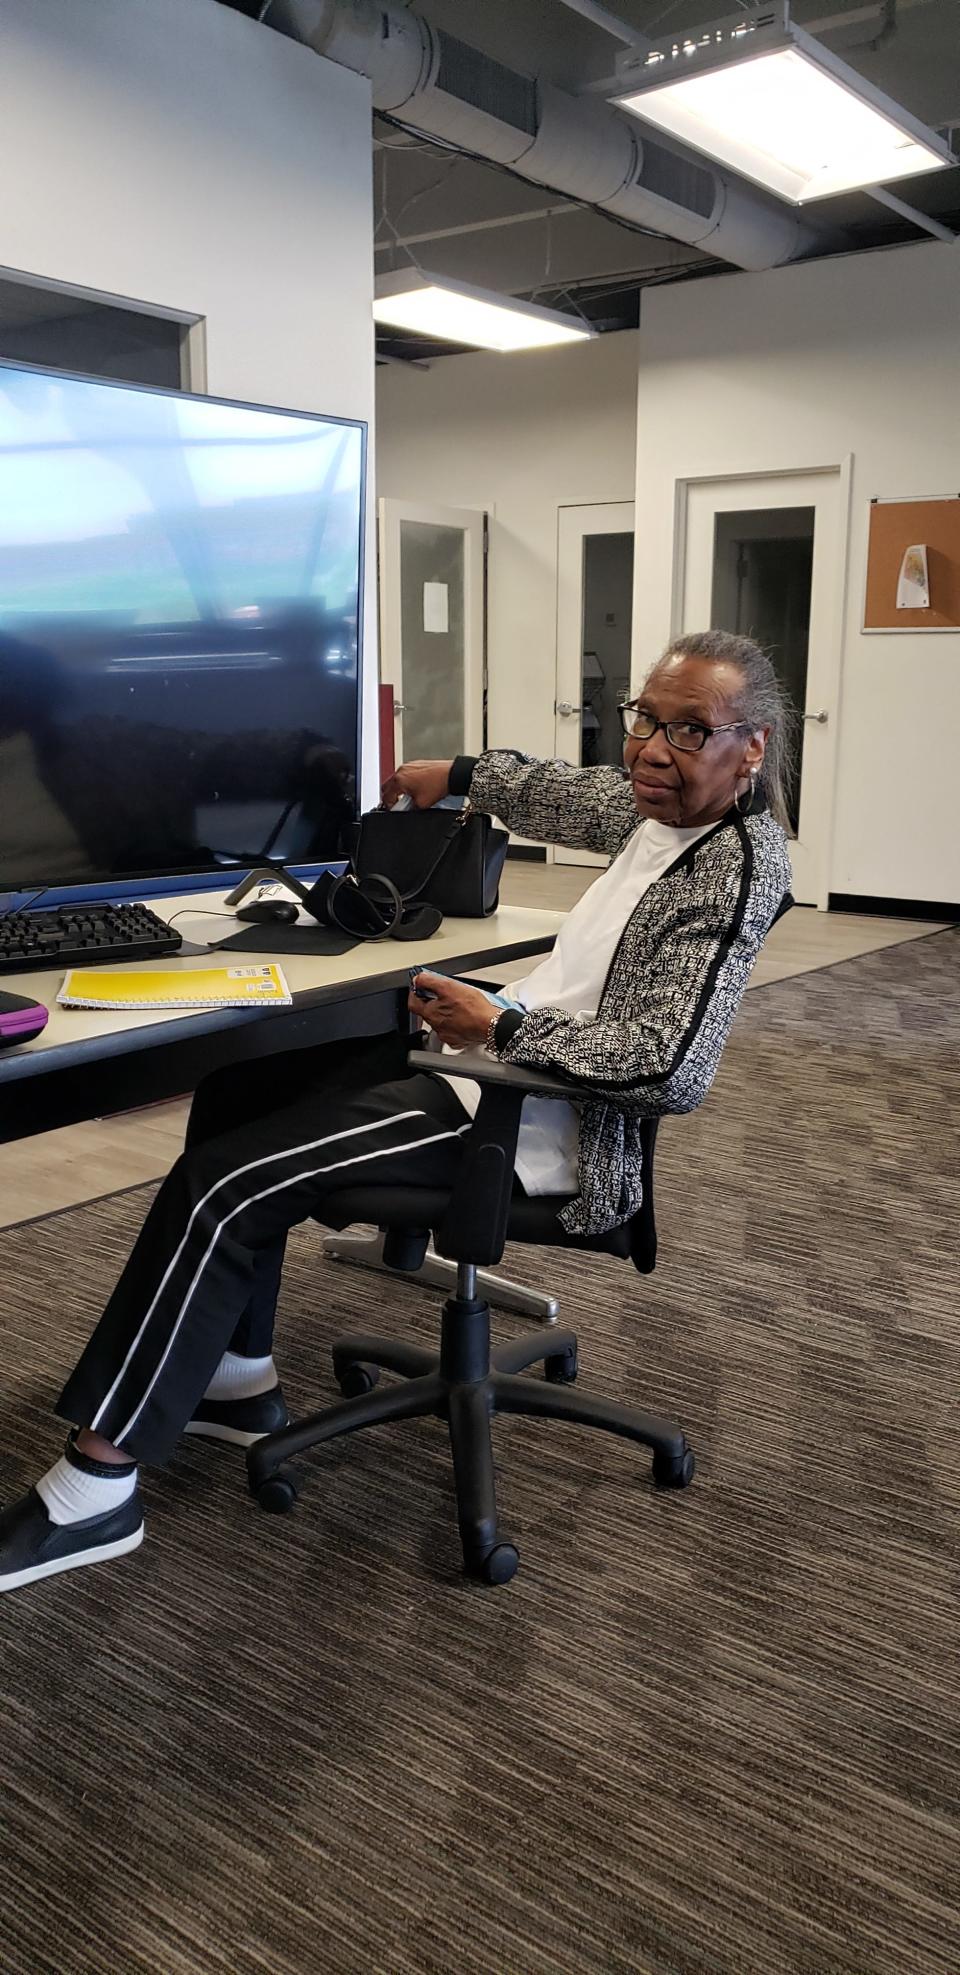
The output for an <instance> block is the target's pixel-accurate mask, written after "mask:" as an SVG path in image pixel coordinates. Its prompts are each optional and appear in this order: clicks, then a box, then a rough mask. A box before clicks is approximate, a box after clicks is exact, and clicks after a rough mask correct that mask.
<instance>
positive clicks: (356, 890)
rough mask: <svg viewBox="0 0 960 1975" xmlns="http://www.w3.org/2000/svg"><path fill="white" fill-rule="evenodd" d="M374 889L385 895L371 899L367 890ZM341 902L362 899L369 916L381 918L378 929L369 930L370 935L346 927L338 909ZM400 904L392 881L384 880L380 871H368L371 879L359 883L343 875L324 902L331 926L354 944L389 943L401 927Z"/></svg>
mask: <svg viewBox="0 0 960 1975" xmlns="http://www.w3.org/2000/svg"><path fill="white" fill-rule="evenodd" d="M375 885H378V886H380V887H382V890H383V893H384V896H383V898H382V899H380V898H378V897H376V896H375V895H374V896H371V892H370V889H368V887H373V886H375ZM341 898H359V899H361V900H362V902H363V904H364V905H365V906H366V907H367V908H368V910H369V911H370V912H371V913H376V914H379V915H380V916H381V919H382V924H381V926H380V927H379V928H378V929H376V928H372V929H371V930H370V931H369V932H362V931H361V930H360V929H359V927H357V926H355V925H353V926H351V925H349V924H348V923H347V919H346V918H344V917H343V916H342V915H341V912H340V911H339V909H338V906H339V901H340V899H341ZM403 904H404V901H403V899H402V898H401V895H400V893H399V892H398V890H397V887H396V885H395V884H394V883H393V880H392V879H391V878H386V877H384V875H383V872H382V871H371V873H370V876H369V877H368V878H365V879H364V880H363V882H362V883H361V882H360V880H359V879H357V878H356V877H354V876H352V875H348V874H347V873H346V872H345V873H344V875H343V877H341V878H336V879H335V880H334V882H333V884H332V885H331V887H330V890H329V892H328V893H327V897H326V901H325V905H326V913H327V917H328V919H329V920H330V921H331V923H332V924H333V925H334V926H336V927H337V929H338V931H339V932H341V933H346V934H347V936H348V938H350V939H356V940H381V939H390V938H391V937H392V936H393V935H395V934H396V933H397V931H398V929H399V927H400V925H401V923H402V920H403Z"/></svg>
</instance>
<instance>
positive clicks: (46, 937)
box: [0, 905, 183, 974]
mask: <svg viewBox="0 0 960 1975" xmlns="http://www.w3.org/2000/svg"><path fill="white" fill-rule="evenodd" d="M182 945H183V940H182V938H181V936H180V934H179V933H176V932H174V930H173V927H172V926H167V925H165V924H164V921H163V920H162V919H158V918H157V915H156V913H155V912H151V911H150V908H149V906H147V905H76V906H61V907H60V908H59V910H54V911H48V912H7V913H5V914H4V915H3V917H2V918H0V974H29V973H32V972H33V970H34V968H35V967H82V966H88V965H89V964H90V963H91V962H99V961H101V960H158V959H160V957H161V955H162V954H164V953H177V952H178V951H179V949H180V947H181V946H182Z"/></svg>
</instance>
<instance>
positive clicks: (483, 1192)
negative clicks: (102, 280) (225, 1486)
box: [247, 1050, 695, 1584]
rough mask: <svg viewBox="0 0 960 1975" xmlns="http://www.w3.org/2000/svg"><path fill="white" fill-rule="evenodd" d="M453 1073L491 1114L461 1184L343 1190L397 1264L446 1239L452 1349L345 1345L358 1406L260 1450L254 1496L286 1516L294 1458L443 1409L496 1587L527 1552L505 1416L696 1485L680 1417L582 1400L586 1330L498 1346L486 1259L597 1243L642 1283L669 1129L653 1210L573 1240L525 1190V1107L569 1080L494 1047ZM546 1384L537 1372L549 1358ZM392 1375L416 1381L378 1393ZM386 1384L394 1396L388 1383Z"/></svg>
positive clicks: (464, 1499)
mask: <svg viewBox="0 0 960 1975" xmlns="http://www.w3.org/2000/svg"><path fill="white" fill-rule="evenodd" d="M408 1060H409V1063H410V1066H411V1068H412V1069H415V1070H435V1069H436V1057H435V1056H434V1055H428V1054H427V1053H426V1052H425V1051H418V1050H414V1051H412V1052H411V1054H410V1057H409V1059H408ZM443 1067H444V1075H445V1076H464V1077H471V1078H473V1079H474V1080H475V1081H476V1082H477V1083H479V1084H480V1086H481V1091H482V1095H481V1099H480V1104H479V1107H478V1110H477V1115H476V1118H475V1120H474V1122H473V1125H472V1127H471V1130H470V1131H469V1133H468V1134H467V1135H466V1138H465V1141H464V1152H463V1157H462V1160H461V1163H460V1166H459V1168H458V1171H457V1174H456V1177H455V1180H454V1183H453V1185H452V1186H451V1187H450V1188H449V1190H439V1189H434V1188H428V1187H422V1186H376V1185H373V1184H370V1185H358V1186H353V1187H350V1188H349V1189H345V1190H344V1191H343V1192H340V1193H338V1194H337V1196H336V1202H335V1203H331V1205H332V1204H335V1206H336V1210H337V1224H338V1225H339V1226H341V1227H347V1226H349V1224H350V1223H351V1222H356V1221H366V1222H371V1221H372V1222H374V1223H375V1224H377V1225H378V1226H380V1227H381V1228H382V1229H384V1230H385V1245H384V1261H385V1262H386V1263H387V1265H388V1266H389V1267H390V1268H392V1269H399V1270H402V1271H413V1270H415V1269H417V1268H419V1266H420V1265H421V1263H422V1262H423V1258H424V1254H425V1252H426V1248H427V1243H428V1241H429V1238H430V1234H431V1232H432V1233H433V1237H434V1242H435V1245H436V1248H437V1250H438V1252H439V1253H440V1254H441V1255H445V1256H449V1257H451V1258H453V1259H454V1260H455V1261H456V1263H457V1284H456V1290H455V1293H454V1294H452V1295H450V1296H448V1298H447V1300H446V1302H445V1303H444V1306H443V1311H442V1315H441V1330H440V1350H439V1354H433V1353H431V1352H430V1351H426V1350H424V1349H423V1348H422V1347H421V1346H419V1345H414V1344H407V1343H404V1342H403V1341H402V1340H399V1339H397V1338H393V1337H378V1336H370V1335H367V1334H359V1335H356V1336H349V1337H341V1338H338V1339H337V1342H336V1343H335V1344H334V1347H333V1367H334V1372H335V1374H336V1377H337V1380H338V1382H339V1385H340V1389H341V1392H342V1393H343V1395H344V1396H343V1399H342V1400H341V1402H340V1403H339V1404H338V1405H334V1406H329V1407H326V1408H325V1409H324V1410H323V1411H322V1412H319V1413H314V1414H313V1415H312V1416H311V1417H310V1418H309V1419H305V1420H298V1421H295V1422H293V1423H292V1424H291V1425H290V1426H286V1427H283V1428H282V1429H281V1431H280V1432H279V1433H273V1434H270V1435H269V1436H268V1437H267V1438H266V1439H263V1440H260V1441H258V1442H257V1443H256V1444H255V1445H254V1446H253V1447H251V1448H250V1450H249V1452H248V1454H247V1470H248V1475H249V1480H250V1487H251V1491H252V1493H253V1494H254V1496H255V1497H256V1499H257V1501H258V1502H259V1504H260V1506H261V1508H263V1509H266V1510H268V1511H270V1512H272V1513H274V1514H278V1513H281V1512H283V1511H284V1510H287V1509H290V1508H292V1507H293V1504H294V1502H295V1501H296V1498H297V1487H296V1482H295V1480H294V1478H293V1476H292V1475H291V1473H290V1472H289V1470H287V1469H285V1468H284V1466H283V1463H284V1462H285V1461H286V1460H287V1458H288V1457H289V1456H292V1455H296V1454H302V1453H304V1452H305V1451H306V1450H307V1448H308V1447H317V1446H319V1445H320V1444H321V1443H322V1442H323V1441H326V1440H333V1439H336V1438H337V1437H338V1436H339V1435H340V1434H344V1433H354V1432H357V1431H358V1430H359V1429H360V1428H362V1427H368V1426H379V1425H385V1424H386V1423H387V1422H388V1421H391V1420H404V1419H417V1418H421V1417H423V1416H424V1415H428V1414H429V1415H433V1416H435V1417H436V1418H439V1419H444V1420H446V1422H447V1426H448V1429H449V1433H450V1444H451V1449H452V1453H453V1469H454V1480H455V1484H456V1494H457V1511H458V1520H459V1525H460V1537H461V1541H462V1544H463V1560H464V1568H465V1570H466V1571H467V1573H468V1575H469V1576H471V1577H475V1578H478V1579H480V1580H481V1582H483V1583H485V1584H506V1583H507V1582H508V1581H509V1579H510V1578H511V1577H512V1576H513V1575H514V1572H515V1571H516V1568H517V1564H518V1562H519V1557H518V1553H517V1550H516V1549H515V1547H514V1545H513V1544H512V1543H510V1542H508V1541H507V1540H506V1539H505V1538H504V1536H503V1535H502V1533H501V1531H500V1528H499V1524H498V1519H497V1501H496V1488H495V1481H494V1465H493V1448H492V1444H491V1434H490V1421H491V1417H492V1415H493V1414H494V1413H525V1414H528V1415H531V1416H533V1417H535V1418H538V1419H559V1420H569V1421H573V1422H576V1423H578V1424H579V1425H582V1426H591V1427H599V1428H601V1429H603V1430H604V1431H605V1432H607V1433H617V1434H620V1435H622V1436H623V1437H624V1438H625V1439H627V1440H635V1441H638V1442H639V1443H640V1444H641V1445H642V1446H645V1447H650V1448H652V1450H653V1479H654V1481H655V1482H656V1483H657V1484H658V1485H659V1486H661V1487H666V1488H686V1487H687V1485H688V1483H689V1482H690V1481H692V1479H693V1474H694V1465H695V1463H694V1457H693V1454H692V1452H691V1450H690V1448H689V1447H688V1445H687V1442H686V1440H685V1439H684V1436H683V1433H682V1432H681V1430H680V1428H679V1427H677V1426H674V1425H672V1424H671V1423H670V1422H669V1421H668V1420H664V1419H657V1418H656V1417H654V1416H652V1415H650V1414H646V1413H640V1412H634V1410H633V1409H632V1408H631V1407H628V1406H622V1405H619V1404H618V1403H617V1402H616V1401H615V1400H607V1399H600V1398H597V1397H595V1396H592V1395H590V1394H588V1393H583V1392H579V1391H573V1390H572V1389H571V1388H572V1386H573V1385H574V1382H575V1380H576V1377H577V1370H578V1347H577V1338H576V1334H575V1332H574V1331H572V1330H562V1329H559V1328H553V1327H546V1328H544V1329H541V1330H535V1331H528V1332H527V1333H526V1334H525V1335H523V1336H521V1337H517V1338H514V1339H512V1340H511V1341H510V1342H509V1343H507V1344H501V1345H499V1346H497V1348H496V1349H495V1350H493V1351H492V1352H491V1347H490V1308H489V1304H488V1303H487V1302H486V1301H485V1300H484V1299H483V1298H482V1297H479V1296H478V1295H477V1293H476V1290H477V1281H476V1272H477V1268H478V1266H479V1265H480V1264H490V1263H495V1262H498V1261H499V1260H500V1257H501V1255H502V1254H503V1250H504V1245H505V1243H506V1241H507V1240H511V1241H529V1242H536V1243H538V1244H544V1245H548V1246H553V1247H558V1248H586V1249H593V1250H596V1251H597V1252H599V1253H601V1254H606V1255H617V1256H620V1257H621V1258H622V1259H623V1260H625V1261H631V1262H632V1263H633V1266H634V1268H635V1269H637V1270H638V1271H639V1272H640V1274H641V1275H648V1274H649V1273H650V1271H651V1270H652V1269H653V1268H654V1266H655V1264H656V1255H657V1234H656V1223H655V1220H654V1209H653V1150H654V1142H655V1139H656V1132H657V1122H656V1119H650V1120H647V1121H645V1122H644V1125H643V1154H644V1188H643V1204H642V1206H641V1207H640V1209H639V1211H638V1212H637V1213H636V1214H635V1215H634V1217H633V1219H632V1220H631V1221H628V1222H627V1223H626V1224H625V1225H624V1226H623V1227H619V1228H614V1229H613V1230H611V1232H610V1233H608V1234H599V1235H590V1236H579V1235H570V1234H567V1233H566V1231H565V1229H564V1228H562V1227H561V1225H560V1223H559V1221H558V1219H557V1215H558V1213H559V1211H560V1209H561V1208H562V1207H563V1206H564V1205H565V1204H566V1203H565V1199H564V1198H554V1197H553V1196H546V1195H543V1196H538V1197H530V1196H528V1195H526V1194H524V1193H523V1192H522V1191H521V1190H520V1189H519V1187H518V1186H517V1184H516V1183H515V1180H514V1170H513V1169H514V1159H515V1155H516V1149H517V1133H518V1131H519V1126H520V1110H521V1106H522V1104H523V1100H524V1098H525V1097H527V1096H533V1095H536V1096H540V1097H557V1098H560V1097H562V1098H567V1099H569V1097H570V1085H569V1084H566V1083H562V1082H561V1081H560V1080H559V1079H558V1078H555V1077H549V1076H545V1075H541V1074H540V1073H539V1072H537V1073H534V1072H532V1071H529V1070H521V1069H518V1068H516V1067H515V1066H514V1065H512V1064H505V1063H499V1062H497V1061H495V1059H494V1058H492V1057H490V1056H488V1055H486V1054H485V1053H484V1052H483V1051H480V1050H477V1051H464V1052H463V1053H462V1054H461V1055H459V1056H451V1057H449V1058H447V1059H445V1061H444V1066H443ZM541 1363H542V1365H543V1368H544V1378H543V1379H542V1380H541V1379H538V1378H529V1377H524V1376H522V1374H523V1373H524V1372H528V1371H529V1370H530V1367H531V1366H534V1365H537V1364H541ZM382 1371H388V1372H395V1373H398V1374H399V1375H400V1379H401V1381H402V1382H401V1383H399V1384H390V1385H387V1386H381V1387H379V1388H378V1381H379V1378H380V1373H381V1372H382ZM377 1388H378V1389H377Z"/></svg>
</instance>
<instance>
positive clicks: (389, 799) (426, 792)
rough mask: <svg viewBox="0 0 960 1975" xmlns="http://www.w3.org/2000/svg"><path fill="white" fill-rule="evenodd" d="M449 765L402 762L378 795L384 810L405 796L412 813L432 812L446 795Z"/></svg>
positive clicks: (441, 762)
mask: <svg viewBox="0 0 960 1975" xmlns="http://www.w3.org/2000/svg"><path fill="white" fill-rule="evenodd" d="M452 767H453V762H452V761H405V762H403V763H402V765H401V766H400V767H399V768H398V769H397V771H396V774H394V775H391V776H389V778H388V780H387V781H385V782H384V785H383V788H382V789H381V791H380V793H381V795H382V797H383V800H384V802H385V803H386V805H387V808H388V809H392V808H393V805H394V803H395V802H398V801H399V799H400V797H401V796H402V795H408V796H409V797H410V800H411V802H412V803H413V806H414V809H432V808H433V805H434V803H435V802H442V801H443V798H444V796H445V795H449V794H450V770H451V768H452Z"/></svg>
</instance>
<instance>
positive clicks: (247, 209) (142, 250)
mask: <svg viewBox="0 0 960 1975" xmlns="http://www.w3.org/2000/svg"><path fill="white" fill-rule="evenodd" d="M0 50H2V65H0V183H2V185H3V188H4V195H3V200H2V203H0V267H5V268H8V269H15V270H17V271H20V272H23V273H27V274H31V275H36V276H41V277H44V278H47V279H53V280H56V281H61V282H65V283H67V284H70V285H76V286H80V287H86V288H94V289H99V290H102V291H103V292H104V293H106V294H109V295H115V296H121V297H129V298H130V299H132V300H135V301H139V302H144V303H148V304H153V305H157V306H159V307H161V308H166V309H173V310H176V311H178V312H180V311H182V312H183V313H184V314H193V315H198V316H202V317H203V318H204V320H205V324H206V348H207V379H206V383H207V389H208V390H209V391H210V392H212V393H213V394H215V395H217V396H221V397H231V398H241V399H250V400H253V401H254V402H256V403H265V404H274V405H281V406H285V407H289V408H290V409H292V410H303V411H319V412H333V413H338V414H340V415H342V416H345V417H349V418H362V419H366V420H367V421H369V422H371V423H372V418H373V329H372V321H371V285H372V197H371V145H370V97H369V87H368V85H367V83H366V82H365V81H364V80H363V79H362V78H361V77H358V76H354V75H352V74H350V73H348V71H346V70H345V69H341V68H337V67H335V66H334V65H333V64H331V63H328V62H324V61H321V59H320V58H319V57H318V56H316V55H314V54H313V53H312V52H311V51H310V50H309V49H307V48H303V47H300V46H299V45H298V44H296V43H294V42H292V41H289V40H286V39H285V38H284V37H283V36H282V35H280V34H275V33H271V32H270V31H269V30H268V29H267V28H264V27H259V26H258V25H257V24H256V23H255V22H254V21H250V20H247V19H245V18H244V17H243V16H242V15H240V14H237V13H234V12H232V11H231V10H230V9H228V8H226V7H221V6H218V5H217V4H216V0H0ZM372 467H373V457H372V433H371V452H370V455H369V460H368V475H369V480H370V482H372ZM370 492H371V493H372V487H371V488H370ZM370 507H371V510H372V499H371V501H370ZM367 539H368V545H369V547H368V557H367V569H368V583H367V608H366V619H367V680H366V686H367V706H368V709H369V728H368V730H367V736H365V741H366V739H367V737H368V736H369V735H372V736H375V735H376V730H377V722H376V707H375V690H374V688H375V677H376V658H375V653H376V631H375V626H376V608H375V587H374V555H373V542H374V536H373V531H372V527H370V528H368V536H367ZM375 745H376V743H375V740H374V742H373V749H371V747H370V746H369V745H365V754H366V755H367V756H371V755H372V753H373V750H374V749H375ZM368 769H369V784H370V787H371V788H375V786H376V780H377V777H376V764H375V760H374V759H370V760H369V762H368Z"/></svg>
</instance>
